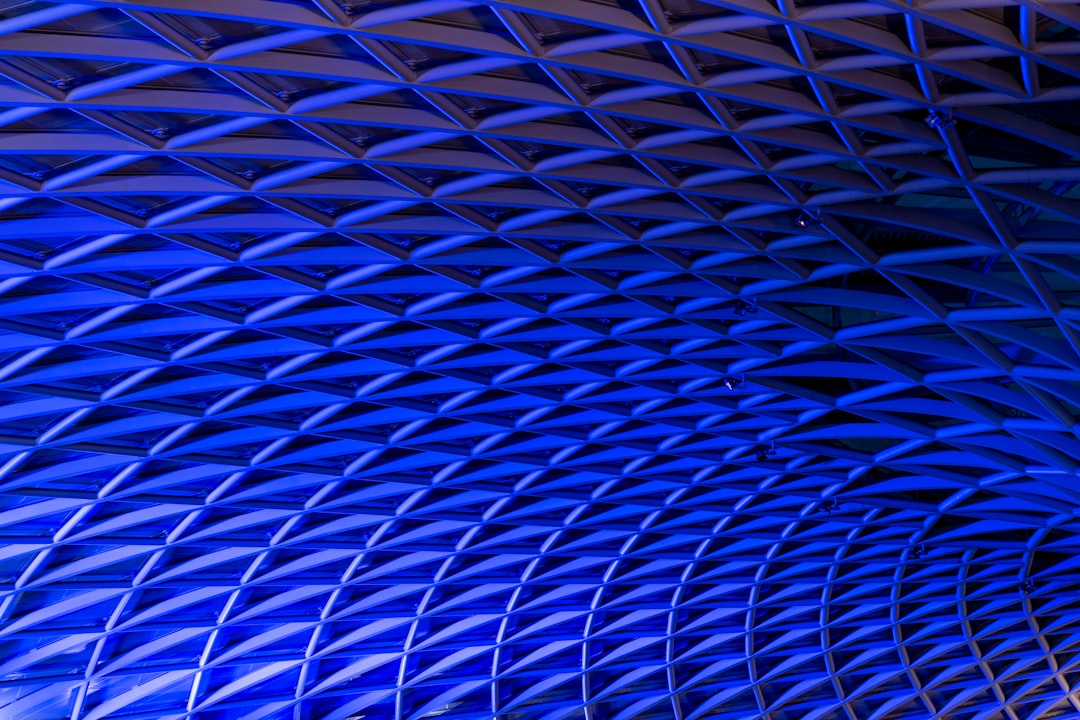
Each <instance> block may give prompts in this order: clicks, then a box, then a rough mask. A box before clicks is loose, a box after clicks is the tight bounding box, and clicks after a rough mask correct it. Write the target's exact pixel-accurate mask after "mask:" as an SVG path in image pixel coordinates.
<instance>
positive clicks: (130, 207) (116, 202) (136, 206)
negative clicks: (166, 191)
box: [95, 195, 192, 218]
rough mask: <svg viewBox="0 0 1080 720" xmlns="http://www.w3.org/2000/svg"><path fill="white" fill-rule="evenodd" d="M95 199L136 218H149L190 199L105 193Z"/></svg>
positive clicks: (183, 203)
mask: <svg viewBox="0 0 1080 720" xmlns="http://www.w3.org/2000/svg"><path fill="white" fill-rule="evenodd" d="M95 200H96V201H97V202H99V203H101V204H102V205H105V206H106V207H111V208H113V209H115V210H119V211H120V212H123V213H126V214H128V215H131V216H133V217H137V218H150V217H153V216H155V215H160V214H161V213H163V212H166V211H167V210H173V209H175V208H179V207H182V206H183V205H185V204H187V203H189V202H191V201H192V198H186V197H172V198H170V197H159V196H156V195H105V196H99V197H96V198H95Z"/></svg>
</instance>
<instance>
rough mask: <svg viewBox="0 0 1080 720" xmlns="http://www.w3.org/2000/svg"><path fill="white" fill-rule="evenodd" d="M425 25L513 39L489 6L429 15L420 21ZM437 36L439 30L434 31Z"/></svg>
mask: <svg viewBox="0 0 1080 720" xmlns="http://www.w3.org/2000/svg"><path fill="white" fill-rule="evenodd" d="M420 22H421V23H422V24H423V25H436V26H440V27H449V28H458V29H461V30H474V31H479V32H483V33H484V34H485V35H487V36H492V35H494V36H497V37H503V38H508V39H509V38H511V37H513V36H512V35H511V34H510V32H509V31H508V30H507V29H506V25H505V24H504V23H503V21H502V20H500V19H499V17H498V16H497V15H496V14H495V13H494V12H493V11H492V10H491V9H490V8H488V7H487V6H484V5H477V6H474V7H469V8H463V9H461V10H453V11H451V12H445V13H439V14H438V15H428V16H425V17H424V18H423V20H421V21H420ZM434 32H435V33H436V34H437V33H438V31H437V30H435V31H434Z"/></svg>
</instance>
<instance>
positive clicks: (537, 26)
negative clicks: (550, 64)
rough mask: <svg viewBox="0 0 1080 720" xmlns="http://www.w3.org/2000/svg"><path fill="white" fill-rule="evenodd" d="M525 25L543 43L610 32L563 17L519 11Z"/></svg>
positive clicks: (537, 40) (560, 41)
mask: <svg viewBox="0 0 1080 720" xmlns="http://www.w3.org/2000/svg"><path fill="white" fill-rule="evenodd" d="M518 17H519V18H521V19H522V20H523V21H524V23H525V26H526V27H527V28H528V29H529V31H530V32H531V33H532V36H533V38H534V39H535V40H536V42H538V43H539V44H541V45H556V44H558V43H562V42H566V41H567V40H581V39H583V38H588V37H595V36H597V35H603V34H604V33H606V32H608V31H606V30H603V29H602V28H598V27H594V26H592V25H585V24H583V23H577V22H573V21H571V20H566V19H563V18H553V17H546V16H544V15H532V14H529V13H518Z"/></svg>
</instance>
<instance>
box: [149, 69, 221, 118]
mask: <svg viewBox="0 0 1080 720" xmlns="http://www.w3.org/2000/svg"><path fill="white" fill-rule="evenodd" d="M130 89H131V90H168V91H174V90H175V91H183V92H200V91H201V92H212V93H223V94H227V95H240V94H241V93H240V91H239V90H238V89H237V87H236V86H235V85H233V84H232V83H231V82H229V81H228V80H226V79H224V78H223V77H221V76H220V75H218V74H217V73H214V72H211V71H210V70H206V69H203V68H195V69H192V70H184V71H182V72H178V73H173V74H172V75H166V76H164V77H160V78H155V79H153V80H148V81H146V82H143V83H139V84H138V85H132V86H131V88H130ZM140 112H141V111H140Z"/></svg>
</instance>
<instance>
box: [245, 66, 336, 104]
mask: <svg viewBox="0 0 1080 720" xmlns="http://www.w3.org/2000/svg"><path fill="white" fill-rule="evenodd" d="M242 76H243V77H245V78H247V79H248V80H250V81H252V82H253V83H255V84H256V85H258V86H259V87H261V88H262V89H263V90H265V91H266V92H268V93H270V94H271V95H273V96H274V97H276V98H277V99H278V100H281V101H282V102H284V103H294V102H296V101H297V100H301V99H303V98H306V97H311V96H313V95H320V94H322V93H325V92H330V91H331V90H338V89H340V88H344V87H349V86H350V84H351V83H348V82H345V81H343V80H331V79H328V78H319V77H309V76H305V75H268V74H265V73H251V72H248V73H242Z"/></svg>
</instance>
